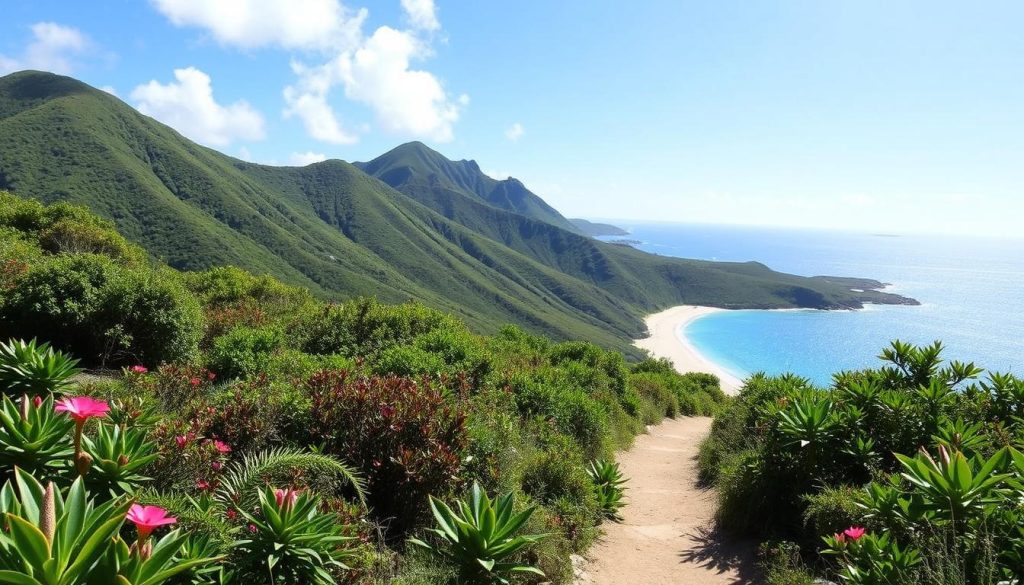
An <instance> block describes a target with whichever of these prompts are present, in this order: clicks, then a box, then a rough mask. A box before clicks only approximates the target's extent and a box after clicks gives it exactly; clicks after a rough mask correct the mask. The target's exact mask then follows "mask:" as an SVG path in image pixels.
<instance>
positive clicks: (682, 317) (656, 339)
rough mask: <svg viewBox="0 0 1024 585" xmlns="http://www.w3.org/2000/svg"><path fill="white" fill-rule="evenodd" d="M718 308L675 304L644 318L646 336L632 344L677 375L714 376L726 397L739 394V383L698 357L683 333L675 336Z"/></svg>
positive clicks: (712, 364) (714, 364) (697, 352)
mask: <svg viewBox="0 0 1024 585" xmlns="http://www.w3.org/2000/svg"><path fill="white" fill-rule="evenodd" d="M726 310H727V309H720V308H718V307H702V306H697V305H679V306H676V307H672V308H670V309H666V310H664V311H661V312H660V313H653V314H651V315H647V316H646V317H645V318H644V324H646V325H647V331H648V334H649V335H648V337H645V338H644V339H636V340H634V341H633V345H635V346H636V347H639V348H640V349H646V350H647V351H649V352H651V355H653V356H654V357H656V358H668V359H669V360H671V361H672V363H673V364H674V365H675V367H676V371H678V372H680V373H687V372H703V373H706V374H714V375H716V376H718V379H719V380H720V381H721V385H722V391H723V392H725V393H726V394H728V395H730V396H735V395H737V394H739V391H740V388H742V387H743V381H742V380H740V379H739V378H737V377H736V376H734V375H733V374H730V373H729V372H728V371H727V370H726V369H725V368H723V367H722V366H721V365H719V364H718V363H716V362H714V361H712V360H710V359H708V358H707V357H706V356H704V355H703V354H701V353H700V352H699V351H698V350H697V348H696V347H694V346H693V344H692V343H690V341H689V340H688V339H686V336H685V335H683V334H681V333H680V334H679V335H677V334H676V332H677V331H681V330H682V329H683V328H685V327H686V326H687V325H688V324H689V323H690V322H692V321H693V320H695V319H697V318H699V317H703V316H704V315H710V314H712V313H718V312H721V311H726Z"/></svg>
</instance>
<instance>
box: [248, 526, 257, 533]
mask: <svg viewBox="0 0 1024 585" xmlns="http://www.w3.org/2000/svg"><path fill="white" fill-rule="evenodd" d="M249 532H251V533H253V534H256V533H257V532H259V528H256V525H255V524H250V525H249Z"/></svg>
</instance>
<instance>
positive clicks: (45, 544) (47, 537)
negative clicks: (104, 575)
mask: <svg viewBox="0 0 1024 585" xmlns="http://www.w3.org/2000/svg"><path fill="white" fill-rule="evenodd" d="M129 505H130V502H127V501H123V500H112V501H109V502H107V503H104V504H100V505H94V504H93V502H92V500H90V499H89V498H88V496H87V494H86V490H85V484H84V483H83V482H82V480H81V478H79V479H76V480H75V482H74V483H72V484H71V488H70V489H69V490H68V493H67V496H66V497H65V496H63V495H61V493H60V492H59V490H55V489H54V487H53V484H52V483H50V484H49V485H48V486H47V487H45V488H44V487H43V485H42V484H40V483H39V482H38V481H37V480H36V479H35V478H34V477H32V476H31V475H30V474H28V473H27V472H25V471H22V470H20V469H19V470H16V471H15V478H14V481H13V483H12V482H10V481H9V482H7V483H6V484H5V485H4V487H3V489H0V510H2V511H3V513H4V520H3V524H4V530H3V531H0V583H11V584H16V585H79V584H82V583H89V582H90V579H91V577H92V575H93V574H94V572H96V571H97V570H98V568H97V564H98V563H99V561H100V559H101V558H103V556H104V555H105V554H106V552H107V548H108V547H109V546H110V543H111V542H112V539H113V538H114V536H115V535H117V532H118V530H120V528H121V525H122V524H123V523H124V517H125V513H126V512H127V511H128V506H129Z"/></svg>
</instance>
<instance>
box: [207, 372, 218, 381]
mask: <svg viewBox="0 0 1024 585" xmlns="http://www.w3.org/2000/svg"><path fill="white" fill-rule="evenodd" d="M206 379H207V380H209V381H211V382H213V381H214V380H216V379H217V374H214V373H213V372H209V373H208V374H206Z"/></svg>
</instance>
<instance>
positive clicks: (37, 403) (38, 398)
mask: <svg viewBox="0 0 1024 585" xmlns="http://www.w3.org/2000/svg"><path fill="white" fill-rule="evenodd" d="M32 404H33V405H34V406H35V407H36V408H39V407H40V406H42V405H43V397H42V396H33V397H32Z"/></svg>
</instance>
